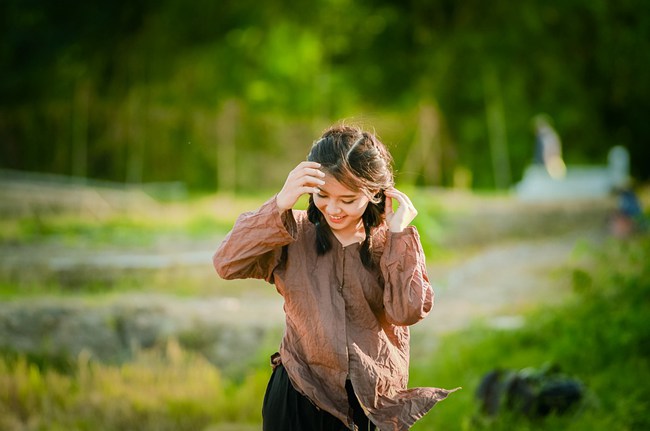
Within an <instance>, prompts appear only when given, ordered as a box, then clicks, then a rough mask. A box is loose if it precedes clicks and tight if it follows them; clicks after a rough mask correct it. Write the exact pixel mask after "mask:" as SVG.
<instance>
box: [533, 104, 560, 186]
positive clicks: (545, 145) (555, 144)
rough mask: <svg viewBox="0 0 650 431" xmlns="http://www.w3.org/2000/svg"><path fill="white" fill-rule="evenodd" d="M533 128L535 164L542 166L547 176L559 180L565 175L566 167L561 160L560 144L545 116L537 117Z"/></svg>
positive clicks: (548, 118)
mask: <svg viewBox="0 0 650 431" xmlns="http://www.w3.org/2000/svg"><path fill="white" fill-rule="evenodd" d="M534 126H535V164H538V165H543V166H544V168H546V171H547V172H548V174H549V176H550V177H551V178H553V179H561V178H564V176H565V175H566V165H565V164H564V160H562V142H561V141H560V136H559V135H558V134H557V132H556V131H555V129H554V128H553V126H552V125H551V119H550V117H548V116H547V115H545V114H540V115H537V116H536V117H535V119H534Z"/></svg>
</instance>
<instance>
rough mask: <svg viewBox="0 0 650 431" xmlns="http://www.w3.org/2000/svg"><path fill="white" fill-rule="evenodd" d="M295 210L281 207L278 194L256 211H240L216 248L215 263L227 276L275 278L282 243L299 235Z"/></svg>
mask: <svg viewBox="0 0 650 431" xmlns="http://www.w3.org/2000/svg"><path fill="white" fill-rule="evenodd" d="M296 230H297V229H296V222H295V220H294V218H293V214H292V211H291V210H289V211H283V212H280V211H279V210H278V206H277V203H276V196H274V197H273V198H272V199H269V200H268V201H266V202H265V203H264V204H263V205H262V206H261V207H260V208H259V209H258V210H257V211H252V212H247V213H244V214H242V215H240V216H239V217H238V218H237V221H236V222H235V225H234V226H233V228H232V230H231V231H230V232H229V233H228V235H226V237H225V238H224V240H223V241H222V242H221V245H220V246H219V248H218V249H217V251H216V252H215V254H214V256H213V258H212V263H213V264H214V267H215V269H216V270H217V273H218V274H219V275H220V276H221V277H222V278H224V279H228V280H230V279H236V278H260V279H265V280H267V281H269V282H273V278H272V274H273V270H274V269H275V268H276V266H277V265H278V264H279V263H280V259H281V257H282V246H284V245H286V244H289V243H291V242H292V241H294V240H295V238H296V235H297V233H296Z"/></svg>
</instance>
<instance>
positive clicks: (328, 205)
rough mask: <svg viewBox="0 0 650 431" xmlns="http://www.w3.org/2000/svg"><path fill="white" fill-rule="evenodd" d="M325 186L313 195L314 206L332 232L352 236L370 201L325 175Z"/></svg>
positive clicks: (362, 194) (363, 195)
mask: <svg viewBox="0 0 650 431" xmlns="http://www.w3.org/2000/svg"><path fill="white" fill-rule="evenodd" d="M323 181H325V184H323V185H322V186H320V187H319V189H320V192H319V193H314V195H313V198H314V205H316V208H318V209H319V210H320V212H321V213H322V214H323V216H324V217H325V220H327V224H329V226H330V228H331V229H332V231H334V232H335V233H339V234H343V235H348V234H349V235H353V234H354V233H355V232H356V231H357V229H358V226H359V223H360V222H361V216H362V215H363V213H364V212H365V211H366V207H367V206H368V203H369V202H370V200H369V199H368V197H367V196H366V195H365V194H364V193H362V192H360V191H356V192H355V191H352V190H350V189H348V188H347V187H345V186H344V185H343V184H341V183H339V182H338V181H337V180H336V179H335V178H334V177H333V176H331V175H329V174H326V175H325V178H323Z"/></svg>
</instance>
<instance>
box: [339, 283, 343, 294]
mask: <svg viewBox="0 0 650 431" xmlns="http://www.w3.org/2000/svg"><path fill="white" fill-rule="evenodd" d="M339 293H343V286H342V285H341V286H339Z"/></svg>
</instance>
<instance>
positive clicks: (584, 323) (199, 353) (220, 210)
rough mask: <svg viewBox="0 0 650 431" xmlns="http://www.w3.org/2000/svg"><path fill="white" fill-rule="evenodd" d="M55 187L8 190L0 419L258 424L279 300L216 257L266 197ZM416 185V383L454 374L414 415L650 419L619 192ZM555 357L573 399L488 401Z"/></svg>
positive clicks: (639, 305) (634, 240) (20, 426)
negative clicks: (518, 193)
mask: <svg viewBox="0 0 650 431" xmlns="http://www.w3.org/2000/svg"><path fill="white" fill-rule="evenodd" d="M39 189H40V190H43V187H40V188H39ZM54 189H56V190H54ZM54 189H53V190H52V191H50V192H47V193H44V194H43V195H41V196H36V197H32V198H31V200H30V199H28V198H26V197H25V195H24V194H22V195H21V194H20V193H17V195H18V196H22V197H21V198H20V199H17V200H16V201H17V202H20V203H21V205H22V206H21V207H19V208H18V207H16V206H14V207H12V208H13V209H11V210H10V209H8V208H9V206H7V205H8V204H7V202H8V200H7V199H5V200H4V201H3V202H5V204H4V205H5V207H3V211H4V214H5V217H3V219H2V221H1V222H0V240H1V244H0V247H1V260H0V276H1V278H0V295H1V297H2V302H1V303H0V340H2V341H1V342H2V346H1V348H2V352H3V355H2V361H0V429H2V430H5V429H6V430H11V431H13V430H125V429H137V430H210V431H235V430H242V431H248V430H254V429H260V421H261V418H260V406H261V401H262V397H263V393H264V390H265V387H266V382H267V380H268V377H269V375H270V367H268V365H267V359H266V358H267V357H268V355H269V354H270V353H272V352H273V351H274V350H273V349H274V348H276V345H277V343H278V341H279V337H280V334H281V330H282V312H281V307H282V303H281V298H279V297H278V295H277V294H276V293H275V291H274V289H273V288H272V287H269V286H266V285H264V284H263V283H258V282H254V281H243V282H224V281H222V280H219V279H218V278H217V276H216V275H215V274H214V271H213V270H212V268H211V265H210V256H211V252H212V251H213V250H214V248H215V247H216V245H217V244H218V242H219V240H220V239H221V238H222V237H223V235H224V234H225V233H226V232H227V230H228V228H229V226H230V225H231V224H232V222H233V220H234V218H235V217H236V216H237V215H238V214H239V213H240V212H242V211H245V210H249V209H254V208H255V207H257V206H258V205H259V204H260V203H261V202H263V200H264V199H265V198H266V197H267V196H270V193H269V194H264V193H260V195H259V196H248V197H241V196H237V197H235V196H226V195H216V196H215V195H209V196H189V197H184V198H183V199H177V200H173V201H163V200H160V199H158V200H156V199H152V198H147V197H146V196H144V195H143V194H141V193H139V192H137V191H128V192H127V191H121V192H120V193H117V194H115V195H111V196H108V195H109V193H108V192H107V191H106V190H104V189H102V188H94V189H91V188H88V187H84V188H83V190H84V191H85V192H86V193H87V195H83V196H84V199H86V201H85V202H84V201H83V200H82V201H79V200H78V199H77V200H74V199H71V200H70V201H69V202H71V203H66V204H64V203H65V202H68V201H66V196H67V195H66V193H67V192H66V191H65V189H61V188H54ZM7 190H8V189H7V188H4V193H9V192H8V191H7ZM408 192H409V194H410V195H411V196H412V198H413V200H414V202H415V204H416V206H417V208H418V210H419V211H420V214H419V216H418V218H417V219H416V220H417V226H418V229H419V231H420V232H421V234H422V237H423V242H424V244H425V247H426V252H427V256H428V259H429V275H430V276H431V278H432V280H433V281H434V287H435V290H436V295H437V296H436V308H435V309H434V312H433V313H432V314H431V315H430V316H429V317H428V318H427V319H425V320H424V321H423V322H421V323H420V324H418V325H416V326H415V327H414V328H413V331H412V334H413V340H412V341H413V346H412V364H411V379H410V385H411V386H439V387H457V386H462V387H463V389H462V390H461V391H459V392H457V393H455V394H453V395H452V396H450V398H449V399H448V400H445V401H444V402H442V403H441V404H440V405H438V406H436V407H435V408H434V409H433V410H432V411H431V413H429V414H428V415H427V416H426V417H425V418H423V419H422V420H421V421H420V422H418V424H416V426H415V427H413V429H414V430H434V429H445V430H474V429H490V430H529V429H542V430H557V429H570V430H600V429H602V430H637V429H638V430H642V429H648V428H649V427H650V405H649V403H648V401H647V400H648V399H650V397H649V395H650V393H649V392H650V390H648V388H647V387H646V386H647V385H643V384H641V385H640V384H639V382H645V381H648V378H649V377H650V368H649V367H648V354H649V353H650V351H648V348H649V346H650V339H649V338H648V331H647V327H648V323H649V322H648V319H650V318H649V317H648V316H650V313H649V312H650V310H649V303H648V295H649V293H650V263H649V262H650V240H649V238H648V237H647V234H639V235H635V236H633V237H630V238H614V237H612V235H611V234H610V231H609V229H608V220H609V217H610V215H611V211H612V208H613V203H612V201H609V200H605V201H584V202H582V201H580V202H561V203H538V204H530V203H529V204H524V203H521V202H517V201H516V200H514V198H512V197H510V196H507V195H476V194H470V193H465V192H449V191H444V190H409V191H408ZM75 193H77V195H76V196H79V190H75ZM98 196H99V197H98ZM5 197H6V196H5ZM37 198H38V199H37ZM101 202H104V203H105V205H104V204H100V203H101ZM644 202H647V201H646V200H644ZM16 208H17V209H16ZM646 208H647V203H646ZM551 363H552V364H557V365H558V366H560V367H561V369H562V370H563V372H564V373H566V374H567V375H569V376H572V377H574V378H576V379H579V380H580V381H581V382H583V384H584V387H585V388H586V395H585V398H584V400H583V402H582V403H581V404H580V406H578V408H576V409H573V410H571V411H570V412H569V413H567V414H565V415H557V416H555V415H552V416H549V417H546V418H543V419H531V418H527V417H523V416H521V415H517V414H514V413H511V412H508V411H506V410H505V409H503V410H502V411H501V412H500V414H499V415H498V416H496V417H486V416H485V415H482V414H480V412H479V403H478V401H477V399H476V398H475V391H476V389H477V387H478V384H479V382H480V380H481V378H482V377H483V375H484V374H485V373H487V372H489V371H491V370H493V369H495V368H497V367H500V368H504V369H512V370H520V369H524V368H527V367H534V368H540V367H543V366H545V365H546V364H551Z"/></svg>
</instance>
